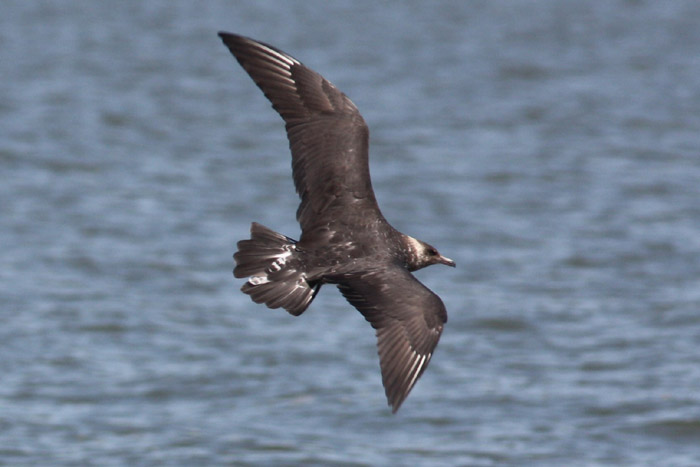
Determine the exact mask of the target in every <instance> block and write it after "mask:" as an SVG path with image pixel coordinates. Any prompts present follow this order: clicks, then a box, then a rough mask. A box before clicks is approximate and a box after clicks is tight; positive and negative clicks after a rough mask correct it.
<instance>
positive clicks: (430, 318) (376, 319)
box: [337, 265, 447, 412]
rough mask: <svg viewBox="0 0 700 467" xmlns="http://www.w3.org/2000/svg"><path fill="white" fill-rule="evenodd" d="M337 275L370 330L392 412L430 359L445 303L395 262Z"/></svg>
mask: <svg viewBox="0 0 700 467" xmlns="http://www.w3.org/2000/svg"><path fill="white" fill-rule="evenodd" d="M337 280H338V288H339V289H340V291H341V292H342V294H343V295H344V296H345V298H346V299H347V300H348V301H349V302H350V303H351V304H352V305H353V306H354V307H355V308H357V309H358V310H359V311H360V313H362V314H363V315H364V317H365V319H367V321H369V322H370V324H371V325H372V327H373V328H375V329H376V332H377V347H378V350H379V364H380V367H381V370H382V382H383V384H384V391H385V392H386V397H387V400H388V402H389V405H390V406H391V407H392V411H393V412H396V411H397V410H399V407H401V404H402V403H403V401H404V400H405V399H406V397H407V396H408V393H409V392H411V389H412V388H413V386H414V385H415V384H416V381H417V380H418V378H419V377H420V376H421V375H422V374H423V372H424V371H425V369H426V368H427V366H428V362H430V358H431V357H432V355H433V350H434V349H435V346H436V345H437V343H438V340H439V339H440V334H441V333H442V328H443V325H444V324H445V323H446V322H447V312H446V311H445V305H444V304H443V303H442V300H440V297H438V296H437V295H435V294H434V293H433V292H431V291H430V289H428V288H427V287H426V286H424V285H423V284H421V283H420V282H419V281H418V280H417V279H416V278H415V277H413V275H411V273H410V272H408V271H407V270H406V269H404V268H402V267H399V266H398V265H397V266H393V267H389V268H388V269H382V270H374V271H370V272H366V273H362V274H357V275H350V276H345V277H343V278H339V279H337Z"/></svg>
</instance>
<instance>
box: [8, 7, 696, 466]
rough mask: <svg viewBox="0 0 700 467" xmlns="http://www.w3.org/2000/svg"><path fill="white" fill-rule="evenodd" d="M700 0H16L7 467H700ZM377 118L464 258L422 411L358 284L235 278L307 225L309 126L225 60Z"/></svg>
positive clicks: (438, 284) (392, 152)
mask: <svg viewBox="0 0 700 467" xmlns="http://www.w3.org/2000/svg"><path fill="white" fill-rule="evenodd" d="M699 22H700V4H698V3H697V2H693V1H686V2H681V1H668V2H653V1H614V2H613V1H610V2H608V1H594V2H585V3H584V2H581V3H574V2H556V1H553V0H552V1H527V2H526V1H521V2H507V3H503V2H486V1H484V2H456V1H455V2H447V1H445V2H431V3H427V2H425V3H418V2H368V1H367V2H365V1H352V2H334V3H326V2H321V1H314V2H284V3H282V2H245V3H242V4H239V3H238V2H237V3H232V2H223V1H221V2H206V3H195V2H173V1H167V2H166V1H153V2H148V3H146V2H135V1H134V2H130V1H127V2H110V3H107V2H92V3H83V4H80V5H78V4H77V3H73V4H70V5H65V4H61V5H59V4H58V3H54V2H19V1H17V2H5V3H3V7H2V14H1V15H0V76H2V86H0V167H1V168H2V170H1V173H2V183H0V205H1V206H2V207H1V208H0V246H1V247H2V248H0V264H1V267H0V303H1V304H2V308H1V309H0V317H1V319H2V321H1V322H2V325H1V326H0V375H1V376H0V463H2V464H7V465H23V464H42V465H47V464H50V465H62V464H65V465H69V464H70V465H133V464H136V465H152V464H156V465H163V464H166V465H173V464H179V465H193V464H202V465H221V464H235V465H358V466H359V465H381V464H383V465H425V466H428V465H430V466H434V465H698V464H700V448H699V447H698V446H700V353H699V351H698V348H700V234H699V233H700V203H699V202H698V201H699V200H700V159H699V154H698V152H699V148H700V54H699V52H698V51H700V29H699V28H698V27H697V25H698V23H699ZM220 29H225V30H230V31H233V32H239V33H243V34H247V35H250V36H252V37H255V38H258V39H261V40H265V41H268V42H271V43H273V44H275V45H277V46H278V47H280V48H282V49H283V50H286V51H288V52H290V53H292V54H294V55H295V56H297V57H298V58H299V59H301V60H302V61H304V62H305V63H306V64H308V65H310V66H312V67H313V68H315V69H317V70H318V71H320V72H321V73H323V74H324V75H325V76H326V77H328V78H329V79H330V80H332V81H333V82H334V83H335V84H336V85H338V86H339V87H340V88H341V89H342V90H344V91H345V92H346V93H347V94H348V95H349V96H350V97H351V98H352V99H353V100H354V101H355V103H356V104H357V105H358V107H359V108H360V110H361V111H362V112H363V115H364V116H365V119H366V120H367V121H368V123H369V125H370V128H371V132H372V160H371V164H372V173H373V178H374V185H375V188H376V191H377V196H378V198H379V200H380V204H381V206H382V208H383V211H384V213H385V215H386V216H387V217H388V218H389V219H390V220H391V221H392V223H393V224H394V225H395V226H396V227H397V228H399V229H400V230H403V231H404V232H407V233H409V234H411V235H414V236H416V237H419V238H422V239H425V240H427V241H429V242H431V243H433V244H435V245H437V246H438V247H439V248H440V250H441V252H443V253H444V254H446V255H447V256H450V257H453V258H454V259H456V260H457V263H458V269H456V270H453V269H450V268H440V267H433V268H429V269H427V270H424V271H420V272H419V273H418V274H417V275H418V276H419V278H420V279H421V280H422V281H424V282H425V283H426V284H427V285H428V286H430V287H431V288H432V289H434V290H435V291H436V292H437V293H439V294H440V296H441V297H442V298H443V300H444V301H445V303H446V305H447V308H448V312H449V316H450V319H449V322H448V325H447V327H446V328H445V333H444V335H443V338H442V341H441V343H440V345H439V347H438V350H437V352H436V355H435V358H434V359H433V361H432V362H431V365H430V368H429V369H428V371H427V372H426V373H425V374H424V376H423V378H422V379H421V380H420V382H419V383H418V385H417V386H416V388H415V390H414V391H413V393H412V394H411V396H410V397H409V398H408V400H407V401H406V403H405V404H404V406H403V407H402V409H401V411H400V412H399V413H398V414H397V415H396V416H392V415H391V414H390V411H389V410H388V408H387V407H386V405H385V399H384V394H383V389H382V387H381V380H380V375H379V370H378V363H377V358H376V350H375V346H374V336H373V332H372V330H371V328H370V327H369V326H368V325H367V323H366V322H365V321H364V319H363V318H362V317H361V315H360V314H359V313H357V312H356V311H354V310H353V309H352V308H351V307H350V306H349V305H348V304H347V303H346V302H345V301H344V300H343V299H342V297H341V296H340V294H338V293H337V292H336V291H335V290H333V289H332V288H331V287H328V288H324V290H323V292H322V293H321V294H320V295H319V297H318V298H317V299H316V301H315V302H314V303H313V306H312V307H311V308H310V309H309V310H308V311H307V312H306V313H305V314H304V315H302V316H301V317H299V318H293V317H291V316H289V315H287V314H286V313H284V312H282V311H279V310H268V309H266V308H264V307H262V306H259V305H255V304H253V303H252V302H251V301H250V300H249V299H248V297H246V296H244V295H243V294H241V293H240V292H239V291H238V288H239V286H240V281H237V280H235V279H234V278H233V277H232V275H231V269H232V259H231V255H232V253H233V251H234V248H235V242H236V241H237V240H239V239H242V238H245V237H246V236H247V234H248V228H249V224H250V222H251V221H254V220H255V221H258V222H261V223H263V224H265V225H268V226H270V227H272V228H274V229H275V230H278V231H280V232H283V233H285V234H287V235H290V236H293V237H294V236H297V235H298V226H297V225H296V223H295V220H294V211H295V209H296V203H297V199H296V196H295V195H294V191H293V186H292V182H291V177H290V169H289V154H288V149H287V145H286V144H287V143H286V140H285V136H284V133H283V126H282V122H281V120H280V119H279V117H277V116H276V115H275V113H274V112H273V111H272V110H271V108H270V107H269V104H268V102H267V101H266V100H265V99H264V97H263V96H262V94H261V93H260V92H259V91H258V90H257V88H256V87H255V86H254V85H253V84H252V82H251V81H250V80H249V78H248V77H247V75H246V74H245V73H244V72H243V71H242V69H240V67H239V66H238V65H237V64H236V63H235V61H234V60H233V59H232V58H231V57H230V56H229V54H228V51H227V50H226V49H225V48H224V47H223V46H222V45H221V44H220V42H219V40H218V38H217V37H216V32H217V31H218V30H220Z"/></svg>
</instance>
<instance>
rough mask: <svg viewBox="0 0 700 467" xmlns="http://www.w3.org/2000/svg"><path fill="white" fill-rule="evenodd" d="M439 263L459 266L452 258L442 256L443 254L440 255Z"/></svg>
mask: <svg viewBox="0 0 700 467" xmlns="http://www.w3.org/2000/svg"><path fill="white" fill-rule="evenodd" d="M438 263H440V264H444V265H445V266H450V267H453V268H454V267H456V266H457V263H455V262H454V261H452V260H451V259H450V258H447V257H445V256H442V255H440V257H439V258H438Z"/></svg>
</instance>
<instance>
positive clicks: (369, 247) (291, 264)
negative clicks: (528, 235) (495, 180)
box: [219, 31, 455, 413]
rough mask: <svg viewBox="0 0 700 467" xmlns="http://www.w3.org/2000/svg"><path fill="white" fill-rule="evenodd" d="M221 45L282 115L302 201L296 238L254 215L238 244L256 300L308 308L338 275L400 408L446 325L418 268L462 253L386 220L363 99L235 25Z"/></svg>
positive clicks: (242, 273) (238, 259) (241, 274)
mask: <svg viewBox="0 0 700 467" xmlns="http://www.w3.org/2000/svg"><path fill="white" fill-rule="evenodd" d="M219 37H220V38H221V40H222V41H223V43H224V45H226V47H228V49H229V51H230V52H231V54H233V56H234V57H235V58H236V59H237V60H238V63H239V64H240V65H241V66H242V67H243V69H244V70H245V71H246V72H247V73H248V74H249V75H250V77H251V78H252V79H253V81H254V82H255V84H256V85H257V86H258V87H259V88H260V89H261V90H262V92H263V94H264V95H265V96H266V97H267V99H268V100H269V101H270V102H271V103H272V107H273V109H274V110H276V111H277V112H278V113H279V114H280V116H281V117H282V119H283V120H284V123H285V128H286V132H287V137H288V140H289V147H290V149H291V153H292V175H293V179H294V185H295V188H296V191H297V193H298V195H299V198H300V203H299V207H298V209H297V211H296V218H297V221H298V222H299V225H300V227H301V236H300V237H299V240H298V241H297V240H294V239H292V238H290V237H287V236H286V235H283V234H280V233H277V232H275V231H274V230H272V229H270V228H268V227H265V226H263V225H261V224H259V223H257V222H253V223H252V225H251V228H250V239H246V240H241V241H239V242H238V243H237V251H236V253H235V254H234V260H235V263H236V265H235V269H234V270H233V274H234V276H235V277H236V278H245V279H246V281H245V283H244V284H243V286H242V287H241V290H242V291H243V292H244V293H246V294H248V295H250V297H251V299H252V300H253V301H254V302H256V303H261V304H263V303H264V304H265V305H267V306H268V307H269V308H273V309H274V308H283V309H285V310H286V311H287V312H289V313H290V314H292V315H294V316H299V315H301V314H302V313H303V312H304V311H305V310H306V309H307V307H308V306H309V305H310V304H311V302H312V301H313V299H314V297H315V296H316V294H317V293H318V292H319V290H320V289H321V287H322V286H323V285H324V284H333V285H335V286H336V287H337V288H338V289H339V290H340V293H341V294H342V295H343V296H344V297H345V298H346V299H347V301H348V302H349V303H350V304H351V305H353V306H354V307H355V308H356V309H357V310H358V311H359V312H360V313H361V314H362V315H363V316H364V318H365V319H366V320H367V321H368V322H369V323H370V325H371V326H372V327H373V328H374V329H375V334H376V337H377V349H378V354H379V364H380V370H381V374H382V383H383V386H384V391H385V395H386V398H387V402H388V405H389V406H390V407H391V410H392V413H396V411H398V410H399V408H400V407H401V404H402V403H403V402H404V400H405V399H406V397H407V396H408V394H409V392H410V391H411V389H412V388H413V387H414V385H415V384H416V381H417V380H418V378H420V376H421V375H422V374H423V372H424V371H425V369H426V368H427V366H428V363H429V362H430V359H431V357H432V355H433V352H434V350H435V347H436V345H437V343H438V340H439V339H440V335H441V334H442V331H443V327H444V325H445V323H446V322H447V311H446V309H445V305H444V303H443V301H442V300H441V299H440V297H438V296H437V295H436V294H435V293H434V292H432V291H431V290H430V289H428V288H427V287H426V286H425V285H423V284H422V283H421V282H419V281H418V280H417V279H416V278H415V277H414V276H413V274H411V273H412V272H413V271H416V270H418V269H421V268H424V267H426V266H430V265H433V264H444V265H447V266H451V267H455V262H454V261H453V260H451V259H450V258H447V257H445V256H443V255H441V254H440V253H438V251H437V249H435V247H433V246H431V245H429V244H428V243H426V242H423V241H421V240H418V239H416V238H413V237H411V236H409V235H405V234H403V233H401V232H399V231H398V230H396V229H395V228H394V227H392V226H391V224H389V222H388V221H387V220H386V219H385V217H384V215H383V214H382V212H381V211H380V209H379V206H378V204H377V199H376V197H375V194H374V190H373V188H372V181H371V178H370V171H369V129H368V126H367V124H366V123H365V121H364V119H363V118H362V115H360V112H359V110H358V109H357V107H356V106H355V104H354V103H353V102H352V101H351V100H350V99H349V98H348V97H347V96H346V95H345V94H344V93H343V92H341V91H340V90H338V88H336V87H335V86H334V85H333V84H331V82H329V81H328V80H327V79H325V78H324V77H323V76H321V75H320V74H318V73H317V72H315V71H313V70H312V69H310V68H308V67H306V66H305V65H304V64H302V63H301V62H300V61H299V60H297V59H296V58H294V57H292V56H291V55H289V54H287V53H285V52H283V51H281V50H279V49H277V48H275V47H273V46H271V45H269V44H266V43H264V42H259V41H256V40H253V39H250V38H248V37H245V36H241V35H238V34H232V33H228V32H223V31H222V32H219Z"/></svg>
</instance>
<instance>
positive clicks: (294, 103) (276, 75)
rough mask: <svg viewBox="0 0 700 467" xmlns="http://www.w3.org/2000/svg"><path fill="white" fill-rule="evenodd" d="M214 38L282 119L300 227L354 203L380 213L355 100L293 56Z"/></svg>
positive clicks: (225, 36)
mask: <svg viewBox="0 0 700 467" xmlns="http://www.w3.org/2000/svg"><path fill="white" fill-rule="evenodd" d="M219 36H220V37H221V39H222V40H223V41H224V44H226V46H227V47H228V48H229V50H230V51H231V53H232V54H233V55H234V56H235V57H236V59H237V60H238V62H239V63H240V64H241V66H242V67H243V68H244V69H245V70H246V71H247V72H248V74H249V75H250V77H251V78H253V81H255V83H256V84H257V85H258V87H259V88H260V89H262V91H263V93H264V94H265V96H266V97H267V98H268V99H269V100H270V102H272V107H273V108H274V109H275V110H276V111H277V112H278V113H279V114H280V115H281V116H282V119H284V122H285V124H286V125H285V126H286V129H287V137H288V138H289V146H290V148H291V150H292V170H293V175H294V184H295V186H296V190H297V193H299V197H300V198H301V204H300V205H299V209H298V210H297V220H298V221H299V224H300V225H301V228H302V231H303V232H307V231H310V230H313V229H314V227H317V226H321V225H323V224H325V223H326V222H327V221H328V220H330V219H333V218H335V217H337V213H338V212H343V211H345V210H347V209H352V208H354V207H357V208H360V207H361V208H362V209H364V210H365V211H364V212H365V215H376V216H380V215H381V214H380V213H379V208H378V207H377V201H376V198H375V197H374V192H373V190H372V183H371V180H370V175H369V162H368V157H369V156H368V150H369V130H368V129H367V125H366V124H365V121H364V120H363V118H362V116H361V115H360V112H359V111H358V110H357V107H355V104H353V103H352V101H350V99H348V97H347V96H346V95H345V94H343V93H342V92H340V91H339V90H338V89H337V88H336V87H335V86H333V85H332V84H331V83H330V82H329V81H327V80H326V79H324V78H323V77H322V76H321V75H319V74H318V73H316V72H314V71H313V70H311V69H309V68H307V67H305V66H304V65H303V64H302V63H300V62H299V61H298V60H296V59H295V58H294V57H292V56H290V55H287V54H286V53H284V52H282V51H280V50H278V49H276V48H274V47H272V46H270V45H267V44H264V43H262V42H257V41H254V40H252V39H249V38H246V37H243V36H239V35H236V34H230V33H225V32H220V33H219Z"/></svg>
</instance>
